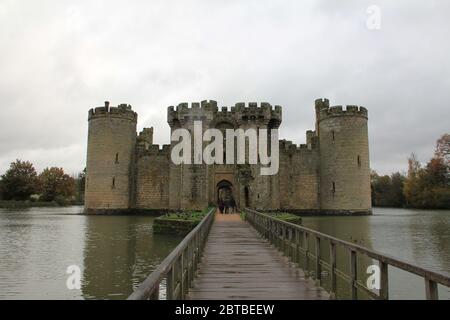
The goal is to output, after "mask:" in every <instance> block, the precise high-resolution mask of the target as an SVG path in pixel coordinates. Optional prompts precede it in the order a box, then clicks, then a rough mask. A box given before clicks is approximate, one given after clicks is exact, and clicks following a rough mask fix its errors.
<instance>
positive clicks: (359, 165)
mask: <svg viewBox="0 0 450 320" xmlns="http://www.w3.org/2000/svg"><path fill="white" fill-rule="evenodd" d="M357 161H358V167H361V156H360V155H358V159H357Z"/></svg>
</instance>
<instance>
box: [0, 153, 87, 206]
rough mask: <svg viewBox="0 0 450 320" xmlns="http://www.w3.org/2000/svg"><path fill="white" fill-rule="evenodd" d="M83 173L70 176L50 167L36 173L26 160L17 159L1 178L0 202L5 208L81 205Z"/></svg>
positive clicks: (60, 169)
mask: <svg viewBox="0 0 450 320" xmlns="http://www.w3.org/2000/svg"><path fill="white" fill-rule="evenodd" d="M84 182H85V170H84V171H83V172H80V173H79V174H78V175H76V176H70V175H68V174H66V173H65V172H64V170H63V169H62V168H57V167H51V168H46V169H44V170H43V171H42V172H41V173H39V174H38V172H37V171H36V169H35V168H34V166H33V164H32V163H31V162H29V161H21V160H16V161H14V162H12V163H11V165H10V167H9V169H8V170H7V171H6V172H5V173H4V174H3V175H2V176H1V177H0V200H3V201H2V203H3V204H4V205H5V206H6V205H7V203H8V201H9V202H10V203H11V204H12V206H16V205H19V204H18V203H19V202H20V201H22V202H25V201H26V202H36V205H38V202H42V203H44V202H46V203H48V202H54V203H56V204H58V205H68V204H82V203H83V201H84Z"/></svg>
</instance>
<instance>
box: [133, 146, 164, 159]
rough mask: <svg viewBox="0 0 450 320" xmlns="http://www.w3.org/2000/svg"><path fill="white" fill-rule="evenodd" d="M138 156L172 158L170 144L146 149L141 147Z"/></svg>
mask: <svg viewBox="0 0 450 320" xmlns="http://www.w3.org/2000/svg"><path fill="white" fill-rule="evenodd" d="M138 156H139V157H145V156H170V144H163V145H162V146H160V145H159V144H152V145H150V146H148V148H146V149H145V148H143V147H140V148H139V149H138Z"/></svg>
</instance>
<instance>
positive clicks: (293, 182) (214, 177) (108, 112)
mask: <svg viewBox="0 0 450 320" xmlns="http://www.w3.org/2000/svg"><path fill="white" fill-rule="evenodd" d="M167 112H168V113H167V121H168V124H169V126H170V128H171V132H173V131H174V130H176V129H178V128H185V129H188V130H190V131H192V130H193V127H194V121H199V120H200V121H202V126H203V130H206V129H207V128H216V129H219V130H221V131H223V130H225V129H237V128H242V129H244V130H247V129H249V128H255V129H256V128H257V129H261V128H265V129H274V128H278V127H279V126H280V124H281V120H282V108H281V107H280V106H275V107H272V106H271V105H270V104H268V103H261V104H260V105H259V106H258V104H257V103H248V105H246V104H245V103H237V104H236V105H235V106H234V107H231V108H227V107H222V108H220V109H219V108H218V106H217V102H216V101H202V102H201V103H192V104H191V106H189V105H188V103H181V104H179V105H178V106H177V107H176V108H174V107H172V106H171V107H169V108H168V110H167ZM315 114H316V121H315V130H313V131H312V130H311V131H307V132H306V144H302V145H299V146H297V145H295V144H293V143H292V142H291V141H286V140H280V141H279V170H278V173H277V174H275V175H260V174H259V169H260V164H256V165H254V164H252V165H250V164H213V165H206V164H205V163H203V164H174V163H173V162H172V161H171V149H172V148H173V145H174V143H173V142H172V143H171V144H170V145H163V146H162V147H160V146H159V145H155V144H153V128H144V129H143V130H142V132H140V133H139V135H137V132H136V125H137V118H138V116H137V114H136V113H135V112H134V111H133V110H132V109H131V106H129V105H126V104H121V105H119V106H118V107H111V106H110V105H109V102H105V105H104V106H103V107H98V108H95V109H91V110H90V111H89V134H88V150H87V167H86V169H87V172H86V194H85V209H86V212H87V213H114V212H139V211H151V210H155V211H164V210H201V209H203V208H205V207H207V206H210V205H216V204H217V201H218V199H219V197H220V196H221V194H223V193H224V191H226V194H228V195H231V196H232V197H233V198H234V199H235V201H236V203H237V206H238V207H241V208H242V207H249V208H255V209H259V210H266V211H269V210H283V211H288V212H297V213H305V214H370V213H371V191H370V167H369V146H368V129H367V119H368V117H367V109H365V108H364V107H358V106H346V107H345V108H343V107H342V106H333V107H330V105H329V101H328V100H327V99H318V100H316V101H315Z"/></svg>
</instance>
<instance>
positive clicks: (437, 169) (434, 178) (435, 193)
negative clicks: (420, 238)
mask: <svg viewBox="0 0 450 320" xmlns="http://www.w3.org/2000/svg"><path fill="white" fill-rule="evenodd" d="M371 186H372V204H373V205H374V206H380V207H411V208H430V209H450V135H449V134H444V135H443V136H442V137H441V138H439V139H438V140H437V142H436V150H435V153H434V157H433V158H432V159H430V160H429V161H428V162H427V163H426V165H425V166H422V165H421V164H420V163H419V161H417V159H416V156H415V155H414V154H411V157H410V158H409V159H408V172H407V173H406V174H404V173H400V172H396V173H393V174H391V175H390V176H389V175H384V176H380V175H378V174H377V173H376V172H375V171H372V173H371Z"/></svg>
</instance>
